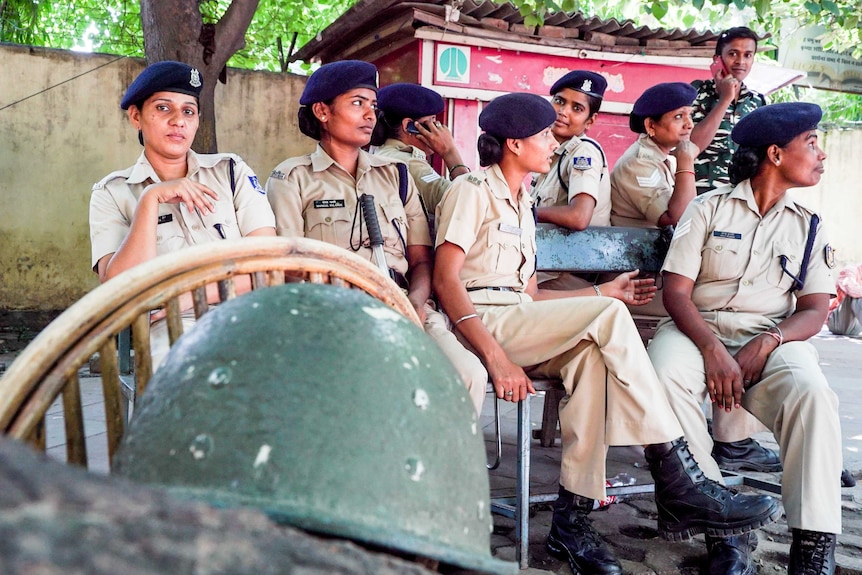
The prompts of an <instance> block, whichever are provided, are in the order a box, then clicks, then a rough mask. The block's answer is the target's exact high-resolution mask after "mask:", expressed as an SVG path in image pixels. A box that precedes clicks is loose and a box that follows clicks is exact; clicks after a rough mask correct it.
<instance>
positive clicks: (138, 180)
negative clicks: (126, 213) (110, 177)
mask: <svg viewBox="0 0 862 575" xmlns="http://www.w3.org/2000/svg"><path fill="white" fill-rule="evenodd" d="M215 157H216V156H215V155H212V156H210V158H215ZM207 158H208V156H199V155H198V154H196V153H195V152H194V151H193V150H189V151H188V152H186V164H187V168H186V175H187V176H191V175H194V174H196V173H198V171H199V170H200V168H201V163H202V162H201V160H202V159H203V160H204V162H203V163H205V164H206V163H208V162H207V161H206V160H207ZM215 163H217V162H214V163H213V164H212V165H215ZM207 167H211V166H207ZM147 180H150V181H152V182H161V179H159V176H158V175H157V174H156V171H155V170H154V169H153V165H152V164H150V161H149V160H148V159H147V154H146V152H143V151H142V152H141V155H140V156H138V161H137V162H135V165H134V166H132V172H131V173H130V174H129V177H128V178H127V179H126V181H127V182H128V183H129V184H142V183H144V182H146V181H147Z"/></svg>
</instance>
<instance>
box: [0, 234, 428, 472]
mask: <svg viewBox="0 0 862 575" xmlns="http://www.w3.org/2000/svg"><path fill="white" fill-rule="evenodd" d="M298 281H306V282H313V283H324V284H332V285H338V286H343V287H345V288H356V289H361V290H363V291H365V292H366V293H368V294H370V295H372V296H373V297H376V298H377V299H379V300H381V301H383V302H384V303H386V304H387V305H389V306H390V307H392V308H393V309H395V310H397V311H399V312H400V313H402V314H403V315H405V316H406V317H408V318H409V319H410V320H412V321H413V322H414V323H416V324H417V325H421V323H420V322H419V318H418V317H417V315H416V312H415V310H414V309H413V306H412V305H411V303H410V301H409V300H408V299H407V296H406V295H405V294H404V292H403V291H402V290H401V289H400V288H399V287H398V286H397V285H396V284H395V282H393V281H392V280H391V279H390V278H389V277H388V276H386V275H384V274H383V273H382V272H381V271H380V270H379V269H378V268H377V267H375V266H373V265H372V264H370V263H369V262H367V261H365V260H363V259H361V258H360V257H358V256H356V255H355V254H353V253H351V252H349V251H347V250H344V249H342V248H338V247H335V246H333V245H330V244H326V243H323V242H318V241H315V240H310V239H305V238H243V239H240V240H226V241H222V242H214V243H210V244H205V245H201V246H195V247H191V248H187V249H184V250H181V251H179V252H176V253H173V254H167V255H164V256H160V257H158V258H155V259H153V260H151V261H149V262H146V263H144V264H141V265H139V266H136V267H135V268H133V269H130V270H128V271H126V272H124V273H122V274H120V275H118V276H117V277H115V278H113V279H111V280H110V281H108V282H105V283H104V284H103V285H101V286H99V287H97V288H96V289H94V290H93V291H92V292H90V293H89V294H87V295H86V296H84V297H83V298H81V300H79V301H78V302H76V303H75V304H74V305H72V306H71V307H70V308H68V309H67V310H66V311H65V312H63V313H62V314H61V315H60V316H58V317H57V318H56V319H55V320H54V321H53V322H51V324H49V325H48V326H47V327H46V328H45V329H44V330H43V331H42V332H41V333H40V334H39V335H38V336H37V337H36V339H34V340H33V341H32V342H31V343H30V344H29V345H28V346H27V347H26V348H25V349H24V351H22V352H21V354H20V355H19V356H18V357H17V358H16V360H15V361H14V362H13V363H12V365H11V366H10V367H9V369H8V371H7V372H6V374H5V375H4V376H3V378H2V379H0V433H3V434H6V435H9V436H11V437H14V438H17V439H22V440H25V441H27V442H29V443H31V444H33V445H35V446H36V447H37V448H40V449H42V450H44V449H45V417H46V413H47V412H48V410H49V408H50V407H51V405H52V403H54V401H55V400H56V399H57V398H58V397H59V396H60V395H61V394H62V406H63V416H64V425H65V435H66V461H67V463H74V464H78V465H82V466H84V467H88V457H87V443H86V441H85V433H84V417H83V411H84V409H83V407H82V399H81V386H80V381H79V376H78V372H79V370H80V369H81V367H83V366H84V364H85V363H87V362H88V360H89V359H90V357H91V356H93V354H95V353H96V352H99V357H100V363H101V379H102V394H103V399H104V405H105V418H106V421H105V424H106V434H105V439H106V440H107V454H108V460H109V461H110V460H111V459H112V458H113V454H114V451H115V449H116V447H117V445H118V444H119V441H120V439H121V438H122V435H123V432H124V426H125V423H124V419H123V416H122V409H121V397H120V379H119V376H120V372H119V368H118V361H117V345H116V337H117V335H118V334H119V333H120V332H122V331H123V330H125V329H127V328H129V327H131V331H132V339H133V342H134V347H135V378H136V387H137V393H138V394H139V395H140V394H141V393H143V391H144V389H145V388H146V386H147V383H148V381H149V379H150V376H151V375H152V372H153V366H152V361H151V357H150V352H149V350H150V341H149V327H150V315H151V312H152V311H154V310H162V311H164V312H165V313H166V314H167V324H168V331H169V334H170V343H171V345H173V343H174V341H175V340H176V339H177V338H179V336H180V335H181V334H182V319H181V315H182V308H183V307H188V305H190V304H191V302H193V307H194V313H195V316H196V317H200V316H201V315H203V314H204V313H206V312H207V310H208V309H209V308H208V301H209V303H212V302H213V296H212V294H214V293H215V292H216V291H217V292H218V301H225V300H228V299H231V298H233V297H236V295H237V287H238V286H239V289H240V291H243V290H247V289H262V288H265V287H269V286H273V285H279V284H283V283H286V282H298ZM208 287H209V289H208ZM208 293H209V294H210V295H209V300H208Z"/></svg>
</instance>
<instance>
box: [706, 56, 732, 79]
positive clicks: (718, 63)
mask: <svg viewBox="0 0 862 575" xmlns="http://www.w3.org/2000/svg"><path fill="white" fill-rule="evenodd" d="M709 72H710V74H712V77H713V78H715V77H717V76H718V73H719V72H721V78H723V77H725V76H727V75H729V74H730V72H729V71H728V70H727V66H725V65H724V60H722V59H721V58H720V57H717V56H716V57H714V58H713V59H712V64H710V65H709ZM721 78H719V80H720V79H721Z"/></svg>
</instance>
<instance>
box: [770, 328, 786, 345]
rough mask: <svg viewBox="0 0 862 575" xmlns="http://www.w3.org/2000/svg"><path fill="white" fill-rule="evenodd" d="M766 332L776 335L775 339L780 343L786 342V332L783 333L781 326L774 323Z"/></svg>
mask: <svg viewBox="0 0 862 575" xmlns="http://www.w3.org/2000/svg"><path fill="white" fill-rule="evenodd" d="M772 330H775V331H772ZM766 333H768V334H769V335H771V336H772V337H774V338H775V341H777V342H778V345H781V344H782V343H784V334H783V333H781V328H780V327H778V326H777V325H774V326H772V327H771V328H769V329H768V330H766Z"/></svg>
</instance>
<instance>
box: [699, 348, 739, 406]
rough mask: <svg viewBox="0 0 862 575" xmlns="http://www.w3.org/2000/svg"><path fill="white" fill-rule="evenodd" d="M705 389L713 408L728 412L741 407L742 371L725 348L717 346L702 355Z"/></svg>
mask: <svg viewBox="0 0 862 575" xmlns="http://www.w3.org/2000/svg"><path fill="white" fill-rule="evenodd" d="M703 362H704V371H705V372H706V374H705V375H706V387H707V390H708V391H709V398H710V399H711V400H712V401H713V403H715V408H717V409H724V410H725V411H730V410H731V409H733V408H734V407H737V408H738V407H741V405H742V394H743V393H744V389H743V385H742V370H741V369H740V368H739V364H738V363H737V362H736V359H734V357H733V356H732V355H730V352H728V351H727V348H726V347H724V346H723V345H719V346H717V347H716V349H715V350H713V351H711V352H704V353H703Z"/></svg>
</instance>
